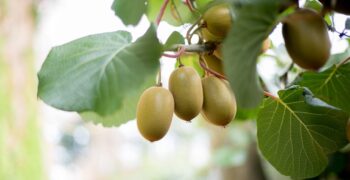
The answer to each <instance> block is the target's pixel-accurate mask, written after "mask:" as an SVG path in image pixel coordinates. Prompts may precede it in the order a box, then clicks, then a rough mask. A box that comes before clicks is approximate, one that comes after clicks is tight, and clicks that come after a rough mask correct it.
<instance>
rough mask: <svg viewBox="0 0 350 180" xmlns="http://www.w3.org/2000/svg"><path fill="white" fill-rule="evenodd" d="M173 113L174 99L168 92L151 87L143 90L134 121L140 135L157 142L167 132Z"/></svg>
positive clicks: (160, 88)
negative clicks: (135, 120)
mask: <svg viewBox="0 0 350 180" xmlns="http://www.w3.org/2000/svg"><path fill="white" fill-rule="evenodd" d="M173 113H174V98H173V95H172V94H171V93H170V91H169V90H167V89H165V88H162V87H151V88H148V89H147V90H145V91H144V92H143V93H142V95H141V97H140V100H139V102H138V105H137V112H136V119H137V127H138V129H139V131H140V133H141V135H142V136H143V137H144V138H146V139H148V140H149V141H151V142H153V141H157V140H159V139H161V138H163V137H164V136H165V134H166V133H167V132H168V130H169V127H170V124H171V120H172V117H173Z"/></svg>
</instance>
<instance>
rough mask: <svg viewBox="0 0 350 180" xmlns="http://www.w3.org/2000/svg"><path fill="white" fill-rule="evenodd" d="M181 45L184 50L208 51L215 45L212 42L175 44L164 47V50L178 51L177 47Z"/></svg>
mask: <svg viewBox="0 0 350 180" xmlns="http://www.w3.org/2000/svg"><path fill="white" fill-rule="evenodd" d="M181 47H183V48H185V51H186V52H210V51H213V50H214V49H215V47H216V46H215V44H213V43H206V44H191V45H183V44H175V45H173V46H172V47H170V48H169V49H166V50H165V51H174V52H178V51H179V48H181Z"/></svg>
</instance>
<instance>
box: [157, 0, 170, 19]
mask: <svg viewBox="0 0 350 180" xmlns="http://www.w3.org/2000/svg"><path fill="white" fill-rule="evenodd" d="M168 3H169V0H164V2H163V4H162V7H161V8H160V11H159V14H158V16H157V19H156V24H157V25H159V23H160V21H161V20H162V17H163V15H164V12H165V9H166V6H167V5H168Z"/></svg>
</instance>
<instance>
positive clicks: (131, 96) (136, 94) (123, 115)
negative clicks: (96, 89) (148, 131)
mask: <svg viewBox="0 0 350 180" xmlns="http://www.w3.org/2000/svg"><path fill="white" fill-rule="evenodd" d="M154 79H155V77H154V78H147V79H146V80H147V81H148V82H145V83H144V84H143V85H142V87H140V88H139V91H130V92H129V93H126V94H125V96H124V97H123V100H122V105H121V106H120V108H119V109H118V110H116V111H115V112H113V113H111V114H109V115H106V116H101V115H99V114H97V113H95V112H91V111H90V112H82V113H79V115H80V116H81V117H82V119H84V120H86V121H91V122H93V123H94V124H102V125H103V126H104V127H111V126H120V125H122V124H124V123H126V122H128V120H131V119H135V114H136V107H137V103H138V101H139V98H140V95H141V94H140V92H143V91H144V90H146V89H147V88H149V87H150V86H152V85H153V84H154Z"/></svg>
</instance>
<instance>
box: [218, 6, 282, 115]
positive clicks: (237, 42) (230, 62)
mask: <svg viewBox="0 0 350 180" xmlns="http://www.w3.org/2000/svg"><path fill="white" fill-rule="evenodd" d="M273 2H275V1H270V0H269V1H268V3H267V1H261V0H259V1H256V2H254V3H250V4H243V5H242V7H241V8H240V9H238V8H236V9H237V10H239V11H238V12H237V13H236V15H237V16H236V19H234V23H233V24H234V25H233V26H232V29H231V30H230V32H229V34H228V37H227V39H226V40H225V42H224V47H223V55H224V64H225V73H226V75H227V77H228V79H229V81H230V84H231V87H232V89H233V91H234V92H235V95H236V100H237V104H238V106H240V107H243V108H253V107H256V106H258V105H259V104H260V103H261V100H262V98H263V95H262V88H261V86H260V84H259V79H258V75H257V71H256V62H257V58H258V56H259V54H260V53H261V46H262V43H263V41H264V40H265V39H266V37H267V36H268V35H269V34H270V32H271V31H272V29H273V28H274V27H275V25H276V20H277V17H278V6H277V3H273ZM252 12H253V13H252Z"/></svg>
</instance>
